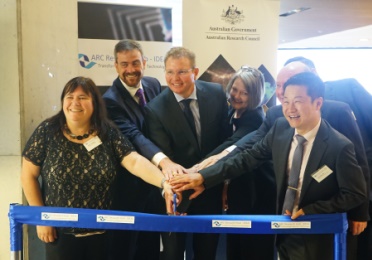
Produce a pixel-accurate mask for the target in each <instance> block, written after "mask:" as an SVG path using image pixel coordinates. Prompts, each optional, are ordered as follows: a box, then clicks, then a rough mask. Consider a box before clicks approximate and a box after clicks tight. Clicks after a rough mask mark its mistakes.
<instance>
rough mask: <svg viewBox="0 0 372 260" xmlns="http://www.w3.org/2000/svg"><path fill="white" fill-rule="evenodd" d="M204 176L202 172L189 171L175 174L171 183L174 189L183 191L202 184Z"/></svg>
mask: <svg viewBox="0 0 372 260" xmlns="http://www.w3.org/2000/svg"><path fill="white" fill-rule="evenodd" d="M203 182H204V178H203V176H202V175H201V174H200V173H189V174H182V175H177V176H174V177H173V178H172V179H171V180H169V183H170V184H171V185H172V188H173V190H174V191H177V192H181V191H184V190H190V189H196V188H197V187H198V186H200V185H202V184H203Z"/></svg>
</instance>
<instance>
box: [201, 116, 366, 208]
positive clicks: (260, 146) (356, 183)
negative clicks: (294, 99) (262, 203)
mask: <svg viewBox="0 0 372 260" xmlns="http://www.w3.org/2000/svg"><path fill="white" fill-rule="evenodd" d="M293 135H294V129H293V128H291V127H290V126H289V124H288V122H287V121H286V119H285V118H279V119H278V120H277V121H276V122H275V124H274V126H273V127H272V129H271V130H270V131H269V133H268V134H267V135H266V136H265V138H264V139H263V140H261V141H260V142H259V143H257V144H255V145H254V146H253V148H252V149H248V150H245V151H243V152H241V153H239V154H237V155H235V156H234V157H232V158H229V159H228V160H227V161H225V162H221V163H217V164H215V165H213V166H211V167H209V168H206V169H204V170H202V171H200V173H201V174H202V176H203V177H204V183H205V185H206V186H207V187H210V186H213V185H215V184H216V183H219V182H222V181H223V180H224V179H226V178H234V177H236V176H239V175H240V174H241V173H242V172H249V171H250V170H252V169H254V168H255V167H256V166H257V165H259V164H260V162H261V161H263V160H268V159H272V160H273V163H274V171H275V177H276V186H277V200H278V207H277V212H278V213H279V214H281V209H282V206H283V201H284V196H285V192H286V188H287V172H286V169H287V162H288V154H289V150H290V145H291V142H292V138H293ZM324 165H327V166H328V167H329V168H330V169H331V170H332V171H333V173H332V174H330V175H329V176H328V177H326V178H325V179H324V180H323V181H321V182H320V183H318V182H317V181H316V180H314V179H313V178H312V177H311V174H312V173H314V172H315V171H316V170H318V169H320V168H321V167H322V166H324ZM365 201H367V195H366V184H365V181H364V177H363V173H362V170H361V168H360V167H359V165H358V162H357V160H356V158H355V153H354V146H353V144H352V143H351V142H350V140H348V139H347V138H345V137H344V136H343V135H341V134H340V133H339V132H337V131H335V130H334V129H333V128H332V127H331V126H330V125H329V124H328V123H327V122H326V121H325V120H322V122H321V125H320V128H319V131H318V133H317V135H316V137H315V140H314V144H313V148H312V150H311V153H310V156H309V160H308V164H307V166H306V168H305V173H304V179H303V185H302V189H301V195H300V201H299V208H302V209H303V210H304V212H305V214H323V213H335V212H345V211H349V210H351V209H353V208H355V207H356V206H358V205H361V204H362V203H364V202H365Z"/></svg>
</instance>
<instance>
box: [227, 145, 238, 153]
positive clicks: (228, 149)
mask: <svg viewBox="0 0 372 260" xmlns="http://www.w3.org/2000/svg"><path fill="white" fill-rule="evenodd" d="M235 148H236V145H232V146H230V147H227V148H226V149H225V151H226V152H228V153H231V152H232V151H233V150H234V149H235Z"/></svg>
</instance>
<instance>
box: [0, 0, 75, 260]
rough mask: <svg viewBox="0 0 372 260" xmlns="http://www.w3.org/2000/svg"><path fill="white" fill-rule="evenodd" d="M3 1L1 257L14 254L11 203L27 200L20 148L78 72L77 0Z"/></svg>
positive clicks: (0, 11) (0, 12)
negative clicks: (21, 181)
mask: <svg viewBox="0 0 372 260" xmlns="http://www.w3.org/2000/svg"><path fill="white" fill-rule="evenodd" d="M0 5H1V8H0V35H1V37H0V46H1V48H0V59H1V60H0V71H1V76H0V90H1V94H0V122H1V124H0V183H1V195H2V196H0V213H1V214H0V233H1V234H2V239H0V259H10V245H9V234H10V233H9V221H8V218H7V213H8V210H9V204H10V203H14V202H16V203H22V190H21V184H20V180H19V177H20V168H21V150H22V148H23V146H24V144H25V140H27V139H28V137H29V136H30V135H31V133H32V131H33V130H34V129H35V127H36V126H37V125H38V124H39V123H40V122H41V121H42V120H43V119H45V118H47V117H49V116H51V115H52V114H54V113H55V112H56V110H58V109H59V108H60V102H59V96H60V93H61V90H62V88H63V86H64V84H65V83H66V82H67V81H68V80H69V79H71V78H72V77H75V76H77V66H78V62H77V1H64V0H53V1H49V0H32V1H29V0H0ZM17 12H18V14H17ZM25 251H27V248H25ZM25 259H27V258H25Z"/></svg>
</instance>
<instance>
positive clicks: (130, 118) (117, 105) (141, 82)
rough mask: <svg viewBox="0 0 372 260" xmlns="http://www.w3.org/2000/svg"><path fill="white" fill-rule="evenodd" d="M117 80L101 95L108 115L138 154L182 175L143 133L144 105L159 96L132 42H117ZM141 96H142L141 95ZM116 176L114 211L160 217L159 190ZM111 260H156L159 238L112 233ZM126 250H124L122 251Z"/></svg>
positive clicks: (139, 49) (125, 175)
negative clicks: (158, 206)
mask: <svg viewBox="0 0 372 260" xmlns="http://www.w3.org/2000/svg"><path fill="white" fill-rule="evenodd" d="M114 54H115V68H116V71H117V73H118V78H117V79H115V80H114V82H113V85H112V86H111V87H110V88H109V89H108V90H107V91H106V92H105V93H104V95H103V99H104V100H105V103H106V108H107V111H108V115H109V117H110V119H111V120H113V122H114V123H115V124H116V125H117V126H118V128H119V129H120V131H121V132H122V133H123V134H124V135H125V136H126V137H127V138H128V139H129V140H130V141H131V143H132V144H133V145H134V147H135V148H136V150H137V152H139V153H140V154H141V155H143V156H144V157H146V158H147V159H149V160H151V161H152V162H153V163H154V164H155V165H156V166H159V167H160V168H161V169H162V170H163V172H164V173H165V172H178V171H180V172H182V171H183V168H182V167H181V166H180V165H178V164H175V163H173V162H172V161H171V160H169V158H168V157H167V156H166V155H164V154H163V153H162V152H161V150H160V149H159V148H158V147H157V146H156V145H155V144H154V143H153V142H151V141H150V140H149V139H147V138H146V137H145V136H144V134H143V132H144V129H145V122H144V105H145V104H146V103H147V102H149V101H150V100H152V99H153V98H155V97H156V96H157V95H159V94H160V92H161V86H160V83H159V81H158V80H157V79H155V78H152V77H145V76H144V70H145V66H146V60H145V59H144V58H143V50H142V47H141V45H140V44H139V43H138V42H136V41H133V40H122V41H119V42H118V43H117V44H116V46H115V50H114ZM141 92H142V93H141ZM121 171H122V172H121V173H122V174H118V180H117V189H116V191H117V192H116V194H115V200H114V209H116V210H126V211H135V212H146V213H160V211H159V210H160V209H157V205H156V204H157V203H155V202H154V201H153V198H154V196H155V195H154V194H157V193H159V190H158V189H157V188H155V187H153V186H151V185H148V184H147V183H145V182H144V181H142V180H141V179H140V178H138V177H136V176H133V175H132V174H128V173H126V172H125V169H122V170H121ZM113 234H114V237H113V241H112V243H111V247H112V249H111V250H110V255H111V257H112V259H115V260H116V259H159V252H160V247H159V245H160V235H159V234H158V233H155V232H135V231H113ZM123 247H125V248H123Z"/></svg>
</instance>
